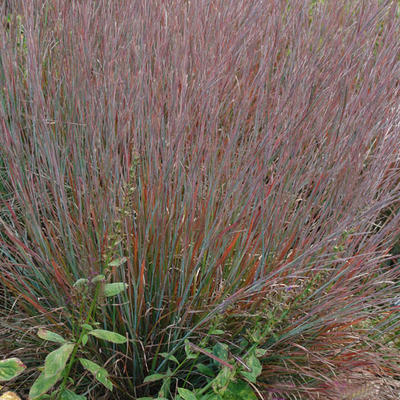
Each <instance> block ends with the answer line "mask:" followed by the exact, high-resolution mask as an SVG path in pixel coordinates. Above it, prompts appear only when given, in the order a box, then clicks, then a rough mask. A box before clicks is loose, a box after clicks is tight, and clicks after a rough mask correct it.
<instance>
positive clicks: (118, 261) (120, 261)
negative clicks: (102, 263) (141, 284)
mask: <svg viewBox="0 0 400 400" xmlns="http://www.w3.org/2000/svg"><path fill="white" fill-rule="evenodd" d="M127 260H128V259H127V258H126V257H122V258H117V259H116V260H113V261H111V262H110V263H109V264H108V266H109V267H119V266H120V265H122V264H125V263H126V262H127Z"/></svg>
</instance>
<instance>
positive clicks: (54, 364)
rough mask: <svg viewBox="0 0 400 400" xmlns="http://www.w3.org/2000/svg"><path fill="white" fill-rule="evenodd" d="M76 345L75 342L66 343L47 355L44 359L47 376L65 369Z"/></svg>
mask: <svg viewBox="0 0 400 400" xmlns="http://www.w3.org/2000/svg"><path fill="white" fill-rule="evenodd" d="M74 347H75V345H74V344H73V343H66V344H63V345H62V346H61V347H60V348H58V349H57V350H54V351H52V352H51V353H49V354H48V355H47V357H46V359H45V360H44V375H45V376H46V378H49V377H51V376H55V375H58V374H59V373H61V372H62V371H63V370H64V368H65V365H66V364H67V361H68V358H69V356H70V355H71V353H72V350H73V349H74Z"/></svg>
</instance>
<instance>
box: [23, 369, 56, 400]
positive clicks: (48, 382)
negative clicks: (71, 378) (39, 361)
mask: <svg viewBox="0 0 400 400" xmlns="http://www.w3.org/2000/svg"><path fill="white" fill-rule="evenodd" d="M61 374H62V371H61V372H59V373H58V374H57V375H52V376H46V375H45V374H44V372H42V373H41V374H40V375H39V377H38V378H37V379H36V381H35V382H33V385H32V386H31V389H30V391H29V400H35V399H37V398H38V397H40V396H41V395H42V394H45V393H46V392H48V391H49V390H50V389H51V388H52V387H53V386H54V385H55V384H56V383H57V381H58V380H59V379H60V378H61Z"/></svg>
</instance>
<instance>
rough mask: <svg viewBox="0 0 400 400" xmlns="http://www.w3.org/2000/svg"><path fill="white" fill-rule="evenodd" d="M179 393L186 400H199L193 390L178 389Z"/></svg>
mask: <svg viewBox="0 0 400 400" xmlns="http://www.w3.org/2000/svg"><path fill="white" fill-rule="evenodd" d="M178 393H179V395H180V396H181V397H182V398H183V399H184V400H197V397H196V395H195V394H194V393H193V392H192V391H191V390H188V389H185V388H178Z"/></svg>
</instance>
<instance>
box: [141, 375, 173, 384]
mask: <svg viewBox="0 0 400 400" xmlns="http://www.w3.org/2000/svg"><path fill="white" fill-rule="evenodd" d="M166 378H168V375H166V374H151V375H148V376H146V378H144V380H143V383H149V382H157V381H161V380H162V379H166Z"/></svg>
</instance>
